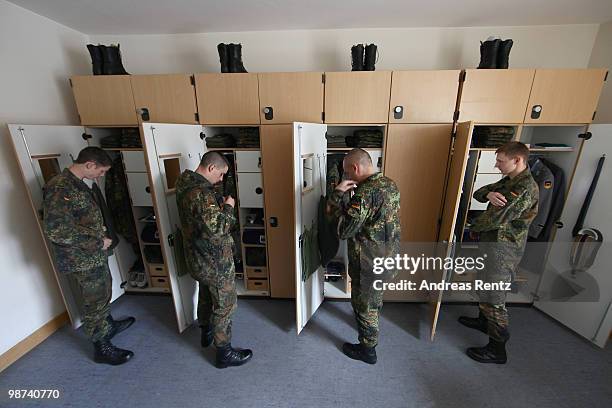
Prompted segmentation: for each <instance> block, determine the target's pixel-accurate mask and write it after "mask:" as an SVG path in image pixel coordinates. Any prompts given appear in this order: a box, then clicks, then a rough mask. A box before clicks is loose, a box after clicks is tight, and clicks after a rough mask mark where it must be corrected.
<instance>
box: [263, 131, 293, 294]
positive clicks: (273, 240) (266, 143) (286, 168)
mask: <svg viewBox="0 0 612 408" xmlns="http://www.w3.org/2000/svg"><path fill="white" fill-rule="evenodd" d="M260 137H261V155H262V161H263V183H264V190H265V194H264V207H265V216H266V242H267V248H268V275H269V279H270V296H271V297H276V298H295V268H296V259H295V245H296V242H295V209H294V207H295V202H294V201H295V199H294V191H293V185H294V181H293V160H294V159H293V126H292V125H276V126H261V133H260ZM271 220H273V221H272V223H271Z"/></svg>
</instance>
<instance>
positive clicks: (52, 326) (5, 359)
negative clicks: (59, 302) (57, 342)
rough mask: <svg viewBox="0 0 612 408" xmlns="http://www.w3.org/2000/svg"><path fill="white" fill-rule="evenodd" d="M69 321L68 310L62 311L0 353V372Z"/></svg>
mask: <svg viewBox="0 0 612 408" xmlns="http://www.w3.org/2000/svg"><path fill="white" fill-rule="evenodd" d="M69 321H70V319H69V318H68V312H64V313H62V314H60V315H58V316H56V317H55V318H53V319H52V320H50V321H49V322H48V323H47V324H45V325H44V326H43V327H41V328H40V329H38V330H36V331H35V332H34V333H32V334H31V335H29V336H28V337H26V338H25V339H23V340H21V341H20V342H19V343H17V344H16V345H15V346H13V347H12V348H11V349H10V350H8V351H7V352H6V353H4V354H2V355H1V356H0V372H2V371H4V369H6V368H7V367H8V366H10V365H11V364H13V363H14V362H15V361H17V360H19V359H20V358H21V357H23V356H24V355H25V354H26V353H27V352H29V351H30V350H32V349H33V348H34V347H36V346H38V345H39V344H40V343H42V342H43V341H45V339H46V338H47V337H49V336H50V335H52V334H53V333H55V332H56V331H57V330H58V329H59V328H61V327H62V326H64V325H65V324H66V323H68V322H69Z"/></svg>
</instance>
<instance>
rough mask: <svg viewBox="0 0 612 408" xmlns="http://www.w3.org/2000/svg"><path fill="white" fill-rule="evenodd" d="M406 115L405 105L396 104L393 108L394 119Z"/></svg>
mask: <svg viewBox="0 0 612 408" xmlns="http://www.w3.org/2000/svg"><path fill="white" fill-rule="evenodd" d="M403 117H404V107H403V106H396V107H395V108H393V118H394V119H401V118H403Z"/></svg>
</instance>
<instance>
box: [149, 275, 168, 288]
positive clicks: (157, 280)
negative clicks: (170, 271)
mask: <svg viewBox="0 0 612 408" xmlns="http://www.w3.org/2000/svg"><path fill="white" fill-rule="evenodd" d="M151 286H153V287H154V288H169V287H170V282H169V281H168V278H166V277H163V276H151Z"/></svg>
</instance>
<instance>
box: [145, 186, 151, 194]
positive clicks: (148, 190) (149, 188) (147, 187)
mask: <svg viewBox="0 0 612 408" xmlns="http://www.w3.org/2000/svg"><path fill="white" fill-rule="evenodd" d="M145 191H146V192H147V193H149V194H151V187H149V186H146V187H145Z"/></svg>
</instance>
